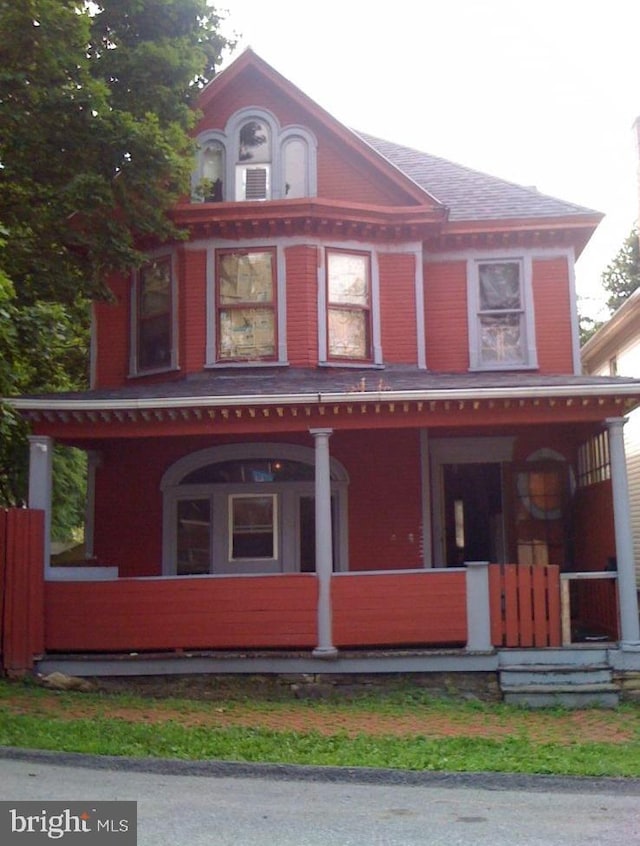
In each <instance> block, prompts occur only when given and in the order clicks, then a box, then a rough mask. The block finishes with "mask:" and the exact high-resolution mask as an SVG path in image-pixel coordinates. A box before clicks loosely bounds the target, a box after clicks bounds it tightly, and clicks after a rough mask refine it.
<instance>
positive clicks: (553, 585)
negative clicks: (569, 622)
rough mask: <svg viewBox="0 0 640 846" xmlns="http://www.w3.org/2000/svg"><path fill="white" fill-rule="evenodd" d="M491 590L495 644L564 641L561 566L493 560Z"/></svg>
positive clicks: (537, 644) (535, 644)
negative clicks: (561, 614) (562, 631)
mask: <svg viewBox="0 0 640 846" xmlns="http://www.w3.org/2000/svg"><path fill="white" fill-rule="evenodd" d="M489 593H490V604H491V640H492V643H493V645H494V646H497V647H513V648H515V647H539V648H541V647H545V646H560V645H561V643H562V635H561V624H560V570H559V568H558V567H556V566H551V565H549V566H546V567H545V566H539V565H522V564H492V565H491V566H490V567H489Z"/></svg>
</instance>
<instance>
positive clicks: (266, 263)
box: [219, 252, 273, 305]
mask: <svg viewBox="0 0 640 846" xmlns="http://www.w3.org/2000/svg"><path fill="white" fill-rule="evenodd" d="M272 258H273V257H272V254H271V253H269V252H256V253H246V254H236V253H223V254H222V255H221V256H220V260H219V273H220V282H219V284H220V302H221V303H222V304H223V305H231V304H233V303H257V302H271V301H272V300H273V263H272Z"/></svg>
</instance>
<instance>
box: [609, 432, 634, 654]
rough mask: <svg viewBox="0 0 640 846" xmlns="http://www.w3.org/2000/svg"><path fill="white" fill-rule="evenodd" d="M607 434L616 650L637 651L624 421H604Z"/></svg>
mask: <svg viewBox="0 0 640 846" xmlns="http://www.w3.org/2000/svg"><path fill="white" fill-rule="evenodd" d="M605 422H606V424H607V429H608V434H609V459H610V462H611V486H612V490H613V522H614V526H615V539H616V560H617V564H618V606H619V608H620V646H621V648H622V649H629V650H634V651H635V650H638V651H640V624H639V622H638V592H637V586H636V575H635V566H634V559H633V533H632V531H631V513H630V510H629V480H628V476H627V463H626V459H625V450H624V431H623V430H624V424H625V423H626V422H627V418H626V417H610V418H608V419H607V420H606V421H605Z"/></svg>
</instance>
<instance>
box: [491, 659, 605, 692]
mask: <svg viewBox="0 0 640 846" xmlns="http://www.w3.org/2000/svg"><path fill="white" fill-rule="evenodd" d="M611 678H612V675H611V670H610V668H609V667H607V666H606V665H604V666H603V665H602V664H598V665H593V666H589V667H570V666H566V665H563V666H561V665H558V666H551V665H541V664H531V665H526V664H524V665H520V666H517V667H504V668H502V669H501V670H500V686H501V687H502V689H503V690H505V689H506V688H508V687H509V688H511V687H520V686H522V685H537V684H544V685H554V684H556V685H585V684H610V683H611Z"/></svg>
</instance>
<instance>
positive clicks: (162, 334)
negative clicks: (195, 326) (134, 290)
mask: <svg viewBox="0 0 640 846" xmlns="http://www.w3.org/2000/svg"><path fill="white" fill-rule="evenodd" d="M171 345H172V339H171V263H170V261H163V262H157V263H154V264H150V265H147V266H146V267H143V268H142V269H141V270H140V276H139V292H138V367H139V368H140V369H142V370H148V369H152V368H161V367H168V366H169V365H170V364H171Z"/></svg>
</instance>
